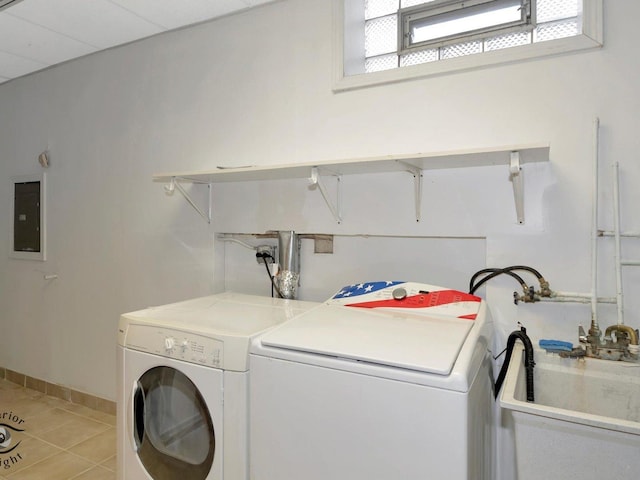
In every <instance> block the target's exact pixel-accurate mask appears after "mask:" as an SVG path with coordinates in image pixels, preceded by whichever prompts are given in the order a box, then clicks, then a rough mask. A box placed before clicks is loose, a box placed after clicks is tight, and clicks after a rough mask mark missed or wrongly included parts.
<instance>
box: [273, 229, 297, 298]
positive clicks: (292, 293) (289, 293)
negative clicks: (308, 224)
mask: <svg viewBox="0 0 640 480" xmlns="http://www.w3.org/2000/svg"><path fill="white" fill-rule="evenodd" d="M278 264H279V268H278V273H277V274H276V278H275V281H276V286H277V287H278V290H279V293H280V295H281V296H282V298H290V299H294V298H296V296H297V293H298V292H297V291H298V283H299V281H300V237H299V236H298V235H297V234H296V233H295V232H294V231H293V230H291V231H278Z"/></svg>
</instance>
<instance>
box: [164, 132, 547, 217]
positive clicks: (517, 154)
mask: <svg viewBox="0 0 640 480" xmlns="http://www.w3.org/2000/svg"><path fill="white" fill-rule="evenodd" d="M546 161H549V145H548V144H529V145H510V146H503V147H496V148H481V149H470V150H452V151H445V152H430V153H416V154H411V155H384V156H379V157H366V158H358V159H345V160H333V161H322V162H314V163H297V164H290V165H261V166H257V165H250V166H245V167H231V168H229V167H216V168H215V169H213V170H206V171H199V172H193V171H190V172H170V173H159V174H155V175H153V180H154V181H156V182H166V183H168V184H169V185H172V184H175V182H186V183H189V182H191V183H204V184H209V185H211V184H214V183H221V182H249V181H262V180H281V179H301V178H306V179H308V180H309V183H310V184H311V185H312V186H313V185H317V186H318V187H319V190H320V192H321V193H322V196H323V198H324V199H325V201H326V203H327V206H328V207H329V209H330V210H331V212H332V214H333V216H334V217H335V219H336V221H337V222H338V223H340V222H341V221H342V217H341V213H340V188H341V182H340V178H341V177H342V175H357V174H370V173H390V172H408V173H409V174H411V175H412V176H413V178H414V192H415V205H416V221H420V204H421V197H422V172H423V171H424V170H439V169H449V168H468V167H481V166H492V165H505V166H507V168H508V171H509V179H510V181H511V182H512V183H513V188H514V199H515V203H516V212H517V218H518V223H520V224H523V223H524V213H523V210H524V209H523V198H524V195H523V191H522V185H523V182H522V167H521V166H522V165H523V164H525V163H534V162H546ZM323 176H333V177H335V178H336V180H337V198H336V202H335V204H334V202H332V201H331V200H330V199H329V197H328V193H327V191H326V189H325V187H324V184H323V180H322V177H323ZM182 193H183V194H184V193H185V192H182ZM185 196H187V195H185ZM187 200H189V203H191V204H192V205H193V201H192V200H191V199H190V198H189V197H188V196H187Z"/></svg>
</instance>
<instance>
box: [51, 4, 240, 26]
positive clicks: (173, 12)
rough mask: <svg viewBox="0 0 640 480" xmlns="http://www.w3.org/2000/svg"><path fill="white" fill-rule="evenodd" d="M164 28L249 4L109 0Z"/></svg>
mask: <svg viewBox="0 0 640 480" xmlns="http://www.w3.org/2000/svg"><path fill="white" fill-rule="evenodd" d="M49 1H50V0H49ZM109 1H110V2H111V3H113V4H117V5H120V6H121V7H122V8H125V9H127V10H129V11H130V12H132V13H134V14H136V15H139V16H141V17H143V18H146V19H147V20H149V21H151V22H153V23H155V24H157V25H161V26H163V27H164V28H166V29H169V30H171V29H174V28H178V27H183V26H185V25H189V24H192V23H198V22H202V21H206V20H210V19H212V18H215V17H219V16H222V15H226V14H228V13H231V12H234V11H236V10H244V9H246V8H248V7H249V5H248V4H247V3H246V2H245V1H244V0H181V1H176V0H109Z"/></svg>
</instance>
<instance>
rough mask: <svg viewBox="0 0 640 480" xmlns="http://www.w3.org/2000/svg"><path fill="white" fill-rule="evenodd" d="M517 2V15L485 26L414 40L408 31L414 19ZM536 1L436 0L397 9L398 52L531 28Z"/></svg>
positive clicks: (457, 15)
mask: <svg viewBox="0 0 640 480" xmlns="http://www.w3.org/2000/svg"><path fill="white" fill-rule="evenodd" d="M518 3H519V4H520V10H521V15H520V19H519V20H516V21H512V22H506V23H501V24H496V25H491V26H488V27H484V28H478V29H474V30H468V31H465V32H461V33H456V34H453V35H448V36H444V37H438V38H434V39H430V40H425V41H422V42H415V43H414V42H413V41H412V34H411V31H412V29H413V28H414V25H415V24H416V23H420V22H425V21H426V22H429V23H431V24H433V25H437V24H438V23H441V22H445V21H450V20H455V19H461V18H464V17H465V16H467V15H468V14H477V13H485V12H491V11H492V10H495V9H497V8H500V7H501V6H511V5H513V4H518ZM535 5H536V2H535V1H533V2H532V1H531V0H464V1H461V0H435V1H433V2H429V3H426V4H422V5H416V6H414V7H408V8H402V9H399V10H398V50H397V52H398V55H404V54H407V53H411V52H416V51H420V50H425V49H427V48H437V47H442V46H446V45H452V44H455V43H460V42H468V41H472V40H477V39H481V38H485V37H487V35H495V34H501V33H505V34H506V33H511V32H514V31H531V30H533V29H534V28H535V25H536V8H535Z"/></svg>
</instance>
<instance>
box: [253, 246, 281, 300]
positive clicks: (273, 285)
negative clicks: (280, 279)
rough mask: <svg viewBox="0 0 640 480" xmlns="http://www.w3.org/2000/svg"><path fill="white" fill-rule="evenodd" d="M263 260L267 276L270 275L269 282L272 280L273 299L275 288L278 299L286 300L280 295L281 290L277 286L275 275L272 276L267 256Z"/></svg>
mask: <svg viewBox="0 0 640 480" xmlns="http://www.w3.org/2000/svg"><path fill="white" fill-rule="evenodd" d="M256 256H257V255H256ZM267 256H268V257H270V258H271V259H273V257H271V255H267ZM261 258H262V261H263V262H264V266H265V268H266V269H267V275H269V280H271V296H272V297H273V289H274V288H275V290H276V293H277V294H278V298H284V297H283V296H282V293H280V289H279V288H278V286H277V285H276V282H274V281H273V275H271V272H270V271H269V264H268V263H267V258H266V256H262V257H261Z"/></svg>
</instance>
